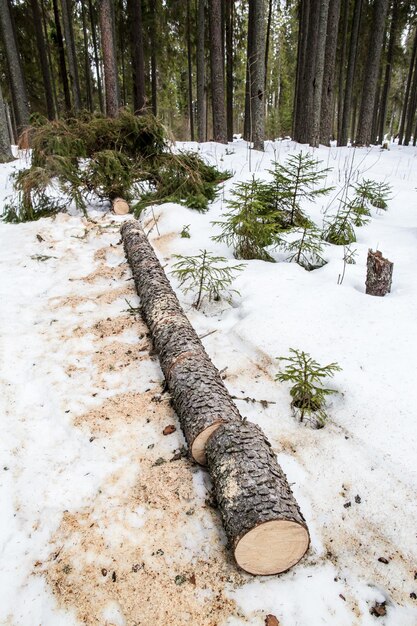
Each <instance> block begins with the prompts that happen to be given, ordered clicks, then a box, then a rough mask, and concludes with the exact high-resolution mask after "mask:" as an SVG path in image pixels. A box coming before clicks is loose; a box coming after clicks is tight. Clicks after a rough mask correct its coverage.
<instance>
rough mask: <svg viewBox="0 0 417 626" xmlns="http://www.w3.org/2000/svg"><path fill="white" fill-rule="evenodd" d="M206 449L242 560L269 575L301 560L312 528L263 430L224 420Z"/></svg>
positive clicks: (232, 542) (247, 567)
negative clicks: (306, 520) (309, 527)
mask: <svg viewBox="0 0 417 626" xmlns="http://www.w3.org/2000/svg"><path fill="white" fill-rule="evenodd" d="M206 454H207V463H208V467H209V470H210V475H211V477H212V480H213V484H214V490H215V495H216V498H217V502H218V505H219V509H220V512H221V515H222V519H223V523H224V527H225V530H226V534H227V537H228V539H229V543H230V545H231V548H232V550H233V553H234V556H235V559H236V562H237V564H238V565H239V566H240V567H241V568H242V569H244V570H245V571H247V572H249V573H250V574H263V575H269V574H279V573H280V572H284V571H286V570H288V569H289V568H290V567H292V566H293V565H295V564H296V563H298V561H299V560H300V559H301V558H302V557H303V555H304V554H305V552H306V551H307V549H308V546H309V543H310V537H309V533H308V529H307V526H306V523H305V521H304V518H303V516H302V514H301V512H300V509H299V508H298V505H297V503H296V501H295V499H294V496H293V494H292V491H291V488H290V486H289V484H288V482H287V478H286V476H285V474H284V472H283V471H282V469H281V468H280V467H279V465H278V463H277V460H276V457H275V454H274V453H273V452H272V450H271V445H270V443H269V442H268V440H267V439H266V437H265V435H264V434H263V432H262V430H261V429H260V428H259V427H258V426H256V425H255V424H252V423H251V422H247V421H243V422H240V423H239V422H236V421H235V422H229V423H225V424H222V425H221V426H220V427H219V428H218V429H217V430H216V431H215V433H214V434H213V435H212V436H211V437H210V439H209V440H208V441H207V444H206Z"/></svg>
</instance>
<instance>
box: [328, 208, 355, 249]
mask: <svg viewBox="0 0 417 626" xmlns="http://www.w3.org/2000/svg"><path fill="white" fill-rule="evenodd" d="M358 220H361V218H360V214H359V212H358V211H355V207H354V206H353V203H352V202H347V203H344V204H342V206H341V208H340V209H339V211H338V212H337V214H336V215H335V216H334V217H333V220H332V221H331V222H329V223H328V224H327V228H326V230H325V232H324V235H323V238H324V240H325V241H327V242H328V243H333V244H335V245H336V246H348V245H349V244H351V243H353V242H355V241H356V234H355V228H354V226H355V225H357V222H358ZM362 223H363V221H362V220H361V224H362Z"/></svg>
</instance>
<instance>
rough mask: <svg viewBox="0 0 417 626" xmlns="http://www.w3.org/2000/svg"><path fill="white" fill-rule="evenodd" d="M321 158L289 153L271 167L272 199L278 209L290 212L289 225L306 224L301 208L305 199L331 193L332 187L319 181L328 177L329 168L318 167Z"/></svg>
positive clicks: (288, 216) (270, 191) (270, 188)
mask: <svg viewBox="0 0 417 626" xmlns="http://www.w3.org/2000/svg"><path fill="white" fill-rule="evenodd" d="M320 163H321V161H317V160H316V159H315V158H314V157H312V156H311V155H310V154H308V153H306V152H299V153H298V154H293V155H291V156H289V157H288V158H287V160H286V162H285V163H284V164H283V165H282V164H280V163H277V162H275V163H273V166H274V169H273V170H269V172H270V174H272V176H273V182H272V184H271V185H269V193H270V201H271V203H272V204H273V206H274V207H275V209H276V210H278V211H281V212H283V213H284V214H286V215H287V221H288V225H290V226H294V225H300V226H302V225H303V222H304V221H305V216H304V214H303V212H302V209H301V203H302V202H304V201H313V200H315V199H316V198H318V197H320V196H325V195H326V194H328V193H329V192H330V191H331V190H332V187H322V186H320V184H321V183H322V181H323V179H325V178H326V176H327V173H328V172H329V171H331V170H330V168H325V169H318V166H319V164H320Z"/></svg>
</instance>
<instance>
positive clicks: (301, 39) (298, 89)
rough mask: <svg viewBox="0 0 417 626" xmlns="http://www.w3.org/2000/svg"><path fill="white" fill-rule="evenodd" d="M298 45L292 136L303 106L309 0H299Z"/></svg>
mask: <svg viewBox="0 0 417 626" xmlns="http://www.w3.org/2000/svg"><path fill="white" fill-rule="evenodd" d="M298 11H299V16H298V45H297V71H296V77H295V91H294V107H293V108H294V111H293V127H292V134H293V137H298V135H299V134H300V127H301V123H302V122H301V120H302V113H303V107H304V103H305V101H304V99H303V92H304V90H305V83H304V75H305V66H306V54H307V33H308V28H309V20H310V0H300V2H299V5H298Z"/></svg>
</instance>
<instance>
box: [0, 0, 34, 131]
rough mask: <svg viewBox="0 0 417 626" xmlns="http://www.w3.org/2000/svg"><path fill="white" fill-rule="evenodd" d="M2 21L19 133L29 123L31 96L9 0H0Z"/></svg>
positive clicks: (0, 18) (0, 17) (0, 20)
mask: <svg viewBox="0 0 417 626" xmlns="http://www.w3.org/2000/svg"><path fill="white" fill-rule="evenodd" d="M0 23H1V29H2V32H3V43H4V48H5V51H6V57H7V65H8V68H9V77H10V83H11V87H12V97H13V105H14V111H15V115H16V125H17V130H18V133H21V132H22V131H23V130H24V128H25V127H26V126H28V124H29V98H28V95H27V91H26V83H25V79H24V76H23V72H22V66H21V62H20V57H19V51H18V49H17V42H16V37H15V31H14V28H13V24H12V17H11V14H10V7H9V3H8V1H7V0H0Z"/></svg>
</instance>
